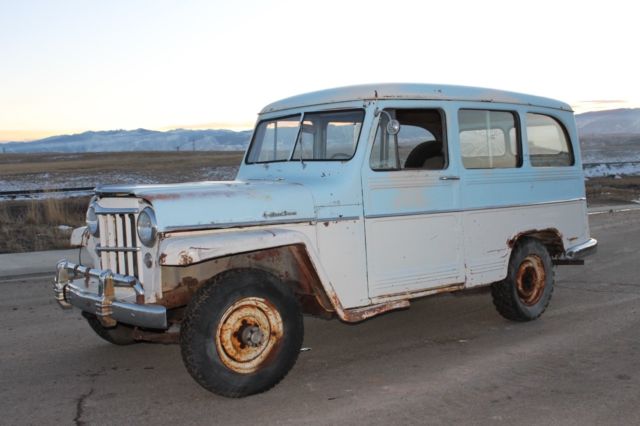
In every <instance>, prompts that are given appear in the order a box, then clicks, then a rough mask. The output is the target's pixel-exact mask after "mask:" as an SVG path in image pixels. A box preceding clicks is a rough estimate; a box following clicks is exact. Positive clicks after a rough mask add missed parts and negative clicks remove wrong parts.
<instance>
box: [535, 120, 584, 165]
mask: <svg viewBox="0 0 640 426" xmlns="http://www.w3.org/2000/svg"><path fill="white" fill-rule="evenodd" d="M527 143H528V144H529V158H530V159H531V165H532V166H533V167H557V166H572V165H573V153H572V152H571V145H570V144H569V138H568V137H567V132H566V131H565V129H564V127H562V125H561V124H560V123H559V122H558V121H556V119H554V118H551V117H549V116H548V115H542V114H533V113H528V114H527Z"/></svg>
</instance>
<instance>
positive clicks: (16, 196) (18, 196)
mask: <svg viewBox="0 0 640 426" xmlns="http://www.w3.org/2000/svg"><path fill="white" fill-rule="evenodd" d="M94 190H95V187H93V186H81V187H75V188H48V189H24V190H20V191H0V200H29V199H35V198H41V197H39V196H40V195H42V194H58V193H59V194H69V193H77V194H75V195H76V196H82V195H91V194H93V191H94Z"/></svg>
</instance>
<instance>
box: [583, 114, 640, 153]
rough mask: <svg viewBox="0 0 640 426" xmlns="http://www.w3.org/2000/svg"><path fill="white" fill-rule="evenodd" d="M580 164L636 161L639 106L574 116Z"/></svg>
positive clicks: (639, 136) (639, 141) (639, 145)
mask: <svg viewBox="0 0 640 426" xmlns="http://www.w3.org/2000/svg"><path fill="white" fill-rule="evenodd" d="M576 124H577V126H578V133H579V134H580V143H581V145H582V160H583V162H584V163H612V162H629V161H640V108H634V109H611V110H606V111H593V112H587V113H584V114H578V115H576Z"/></svg>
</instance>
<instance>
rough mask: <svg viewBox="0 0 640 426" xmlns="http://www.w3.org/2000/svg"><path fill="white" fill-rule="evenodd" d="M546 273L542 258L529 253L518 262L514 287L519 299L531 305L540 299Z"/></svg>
mask: <svg viewBox="0 0 640 426" xmlns="http://www.w3.org/2000/svg"><path fill="white" fill-rule="evenodd" d="M545 283H546V273H545V270H544V263H543V262H542V259H541V258H540V257H539V256H537V255H535V254H531V255H529V256H527V257H525V259H524V260H523V261H522V263H520V266H519V267H518V273H517V275H516V289H517V291H518V297H519V298H520V301H521V302H522V303H524V304H525V305H527V306H533V305H535V304H536V303H538V302H539V301H540V299H541V298H542V294H543V293H544V288H545Z"/></svg>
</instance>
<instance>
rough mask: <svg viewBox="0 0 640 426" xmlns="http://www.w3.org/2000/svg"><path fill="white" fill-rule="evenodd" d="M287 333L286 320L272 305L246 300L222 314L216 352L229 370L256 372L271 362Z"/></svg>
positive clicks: (251, 298) (255, 300) (250, 298)
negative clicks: (273, 353) (274, 352)
mask: <svg viewBox="0 0 640 426" xmlns="http://www.w3.org/2000/svg"><path fill="white" fill-rule="evenodd" d="M283 334H284V326H283V323H282V317H281V316H280V313H279V312H278V310H277V309H276V307H275V306H273V304H271V302H269V301H268V300H266V299H263V298H260V297H246V298H243V299H240V300H237V301H236V302H234V303H233V304H232V305H231V306H229V308H227V310H226V311H225V312H224V314H223V315H222V317H221V319H220V322H219V323H218V328H217V330H216V335H215V342H216V349H217V350H218V354H219V355H220V360H221V361H222V363H223V364H224V365H225V366H226V367H227V368H229V369H231V370H233V371H235V372H238V373H243V374H249V373H253V372H254V371H256V370H258V368H259V367H260V366H261V365H262V364H263V363H264V362H266V361H268V359H269V355H270V354H271V353H272V352H273V350H274V348H275V347H276V346H277V345H278V343H279V342H280V340H281V339H282V336H283Z"/></svg>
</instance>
